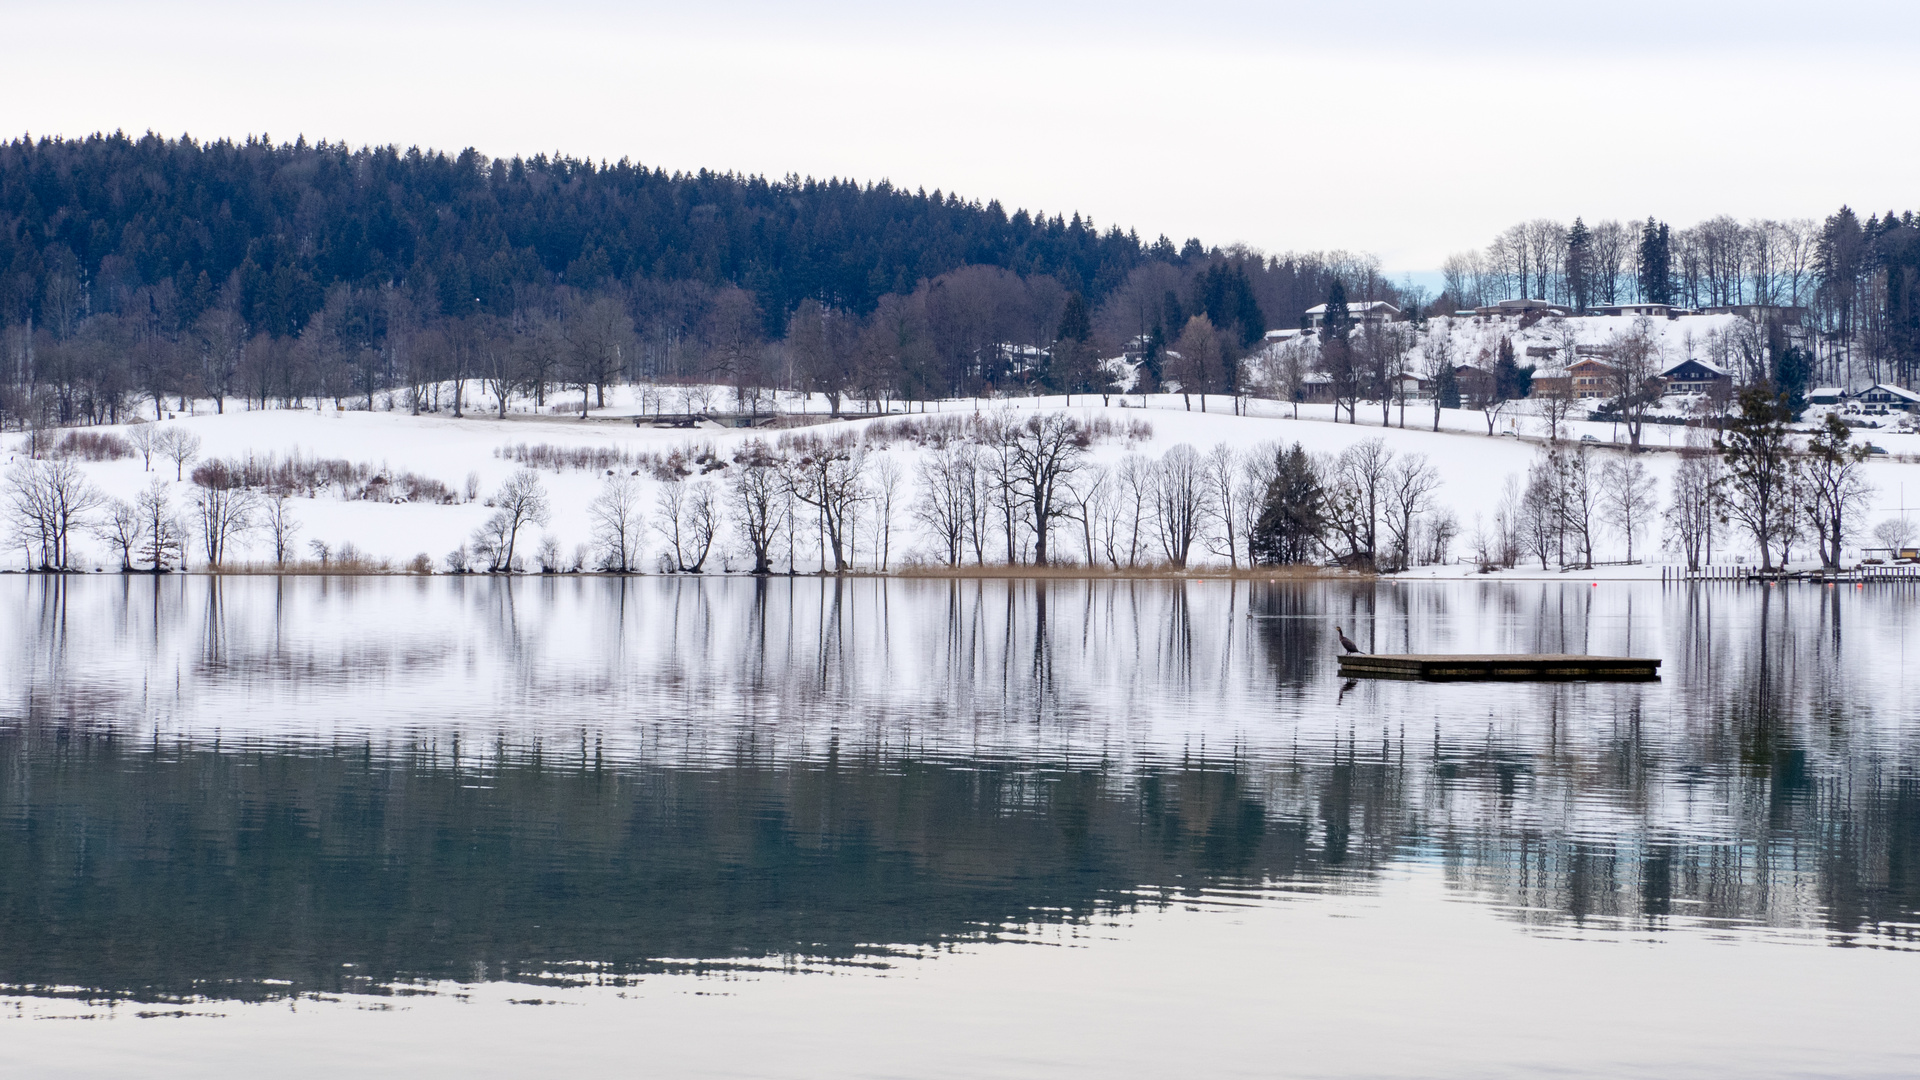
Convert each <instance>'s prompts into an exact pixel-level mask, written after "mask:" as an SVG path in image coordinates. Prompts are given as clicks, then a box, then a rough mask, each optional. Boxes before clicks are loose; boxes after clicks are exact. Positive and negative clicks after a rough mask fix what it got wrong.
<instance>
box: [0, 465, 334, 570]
mask: <svg viewBox="0 0 1920 1080" xmlns="http://www.w3.org/2000/svg"><path fill="white" fill-rule="evenodd" d="M192 481H193V486H192V488H191V493H190V495H189V496H188V498H187V500H186V504H185V505H184V506H181V505H176V503H175V502H174V498H173V491H172V486H171V485H169V484H168V482H167V481H166V479H165V478H164V477H161V476H155V477H153V478H152V479H151V480H150V481H149V482H148V484H147V486H146V487H144V488H142V489H141V491H140V492H139V494H138V495H136V496H135V497H134V499H133V500H132V501H131V502H128V501H126V500H122V499H115V498H110V497H108V496H106V495H104V494H102V493H101V492H100V490H99V489H98V488H96V487H94V486H93V484H92V483H90V482H89V481H88V480H87V477H86V474H85V472H84V470H83V469H82V468H81V467H80V466H79V465H78V464H77V463H75V462H74V461H72V460H70V459H54V460H49V461H40V460H34V459H27V460H24V461H21V462H19V463H17V464H15V465H14V466H13V467H12V468H11V469H10V470H8V472H7V475H6V479H5V488H4V493H3V494H4V502H3V503H0V509H3V510H4V523H5V524H6V525H8V526H10V527H11V530H12V532H13V537H14V539H15V540H16V541H17V542H18V543H19V544H20V545H21V549H22V550H23V552H24V553H25V555H26V563H27V565H28V566H30V567H36V568H38V569H41V570H48V571H63V570H69V569H72V567H73V565H74V557H73V539H74V537H75V536H76V534H83V535H91V536H93V537H95V538H97V539H98V540H99V541H100V542H102V543H104V544H106V545H107V546H108V547H109V548H110V549H112V550H113V551H114V552H115V553H116V554H117V555H118V556H119V558H120V568H121V569H122V570H148V571H152V572H155V573H159V572H164V571H167V570H170V569H173V568H174V567H176V566H179V565H180V564H181V563H182V562H183V561H184V560H185V559H186V557H187V554H188V548H189V545H190V544H191V543H192V542H194V541H198V543H199V546H200V551H201V554H202V555H204V557H205V560H206V563H207V565H209V566H215V567H218V566H221V565H224V564H225V563H226V562H227V561H228V556H229V554H230V550H231V546H232V544H233V543H234V542H235V541H237V540H239V539H241V538H243V537H246V536H248V535H249V534H252V533H255V532H264V533H265V534H266V536H267V537H268V539H269V540H270V541H271V544H272V548H273V555H274V561H275V562H276V563H277V564H280V565H284V564H285V563H286V562H287V560H288V558H289V557H290V556H291V554H292V545H293V541H294V537H295V534H296V533H298V531H299V529H300V526H299V523H298V522H297V521H296V520H295V519H294V517H293V515H292V513H291V511H290V509H289V507H288V505H287V498H288V492H286V491H272V492H265V493H263V492H259V491H255V490H254V489H252V488H250V487H248V486H247V485H246V484H244V483H242V482H241V480H240V478H239V477H238V476H236V475H234V474H233V473H232V472H231V470H229V468H228V467H227V465H226V464H225V463H224V462H220V461H210V462H207V463H206V464H204V465H202V466H200V467H199V468H197V469H195V470H194V471H193V476H192Z"/></svg>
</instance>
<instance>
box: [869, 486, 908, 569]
mask: <svg viewBox="0 0 1920 1080" xmlns="http://www.w3.org/2000/svg"><path fill="white" fill-rule="evenodd" d="M905 479H906V477H905V474H903V473H902V472H901V471H900V465H899V463H898V462H896V461H894V460H893V459H892V458H891V457H882V458H881V459H880V461H879V464H877V465H875V466H874V469H873V491H872V493H871V494H872V502H873V513H874V523H873V528H874V532H875V534H876V535H875V540H876V543H875V544H874V550H876V551H878V552H879V553H880V572H881V573H883V574H884V573H886V572H887V564H888V562H889V561H891V560H892V558H893V518H894V511H895V508H896V506H897V504H898V503H899V500H900V495H901V491H900V485H901V483H902V482H903V481H904V480H905Z"/></svg>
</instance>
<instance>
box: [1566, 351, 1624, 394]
mask: <svg viewBox="0 0 1920 1080" xmlns="http://www.w3.org/2000/svg"><path fill="white" fill-rule="evenodd" d="M1613 373H1614V367H1613V365H1612V364H1609V363H1607V362H1606V361H1604V360H1596V359H1594V358H1593V357H1590V356H1589V357H1585V358H1583V359H1581V360H1578V361H1575V362H1574V363H1571V364H1568V365H1567V382H1568V383H1569V384H1570V385H1571V386H1572V388H1573V396H1574V397H1576V398H1581V399H1593V398H1610V397H1612V396H1613Z"/></svg>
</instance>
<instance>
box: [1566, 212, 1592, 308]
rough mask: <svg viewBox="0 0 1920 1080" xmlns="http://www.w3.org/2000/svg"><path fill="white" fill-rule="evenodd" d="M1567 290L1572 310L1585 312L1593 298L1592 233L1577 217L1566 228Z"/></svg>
mask: <svg viewBox="0 0 1920 1080" xmlns="http://www.w3.org/2000/svg"><path fill="white" fill-rule="evenodd" d="M1567 292H1568V294H1569V296H1568V298H1569V299H1570V300H1571V301H1572V302H1573V310H1574V312H1575V313H1576V314H1580V315H1584V314H1586V313H1587V309H1588V308H1589V307H1591V306H1592V300H1593V295H1592V294H1593V233H1592V232H1591V231H1590V230H1589V229H1588V228H1587V223H1586V222H1584V221H1582V220H1580V219H1579V218H1577V217H1576V218H1574V219H1573V227H1572V228H1571V229H1568V230H1567Z"/></svg>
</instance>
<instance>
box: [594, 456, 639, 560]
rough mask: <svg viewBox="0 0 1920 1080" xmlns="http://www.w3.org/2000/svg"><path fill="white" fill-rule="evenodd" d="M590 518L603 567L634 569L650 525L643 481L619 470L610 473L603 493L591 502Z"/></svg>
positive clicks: (603, 487) (595, 544)
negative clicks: (642, 495) (642, 499)
mask: <svg viewBox="0 0 1920 1080" xmlns="http://www.w3.org/2000/svg"><path fill="white" fill-rule="evenodd" d="M587 520H588V521H589V522H591V523H592V526H593V544H594V549H595V551H596V552H597V553H598V558H599V564H598V565H599V567H600V569H602V570H611V571H613V572H615V573H619V574H627V573H632V572H633V570H634V568H635V567H636V566H637V565H639V562H640V555H641V551H640V539H641V536H642V534H643V533H644V531H645V529H646V514H645V513H644V511H642V510H641V507H640V481H639V480H638V479H637V478H635V477H633V476H630V475H627V474H624V473H617V472H616V473H615V474H614V475H612V476H609V477H607V479H606V482H605V483H604V484H602V485H601V487H600V493H599V494H598V495H595V496H594V498H593V501H592V502H590V503H588V504H587Z"/></svg>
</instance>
